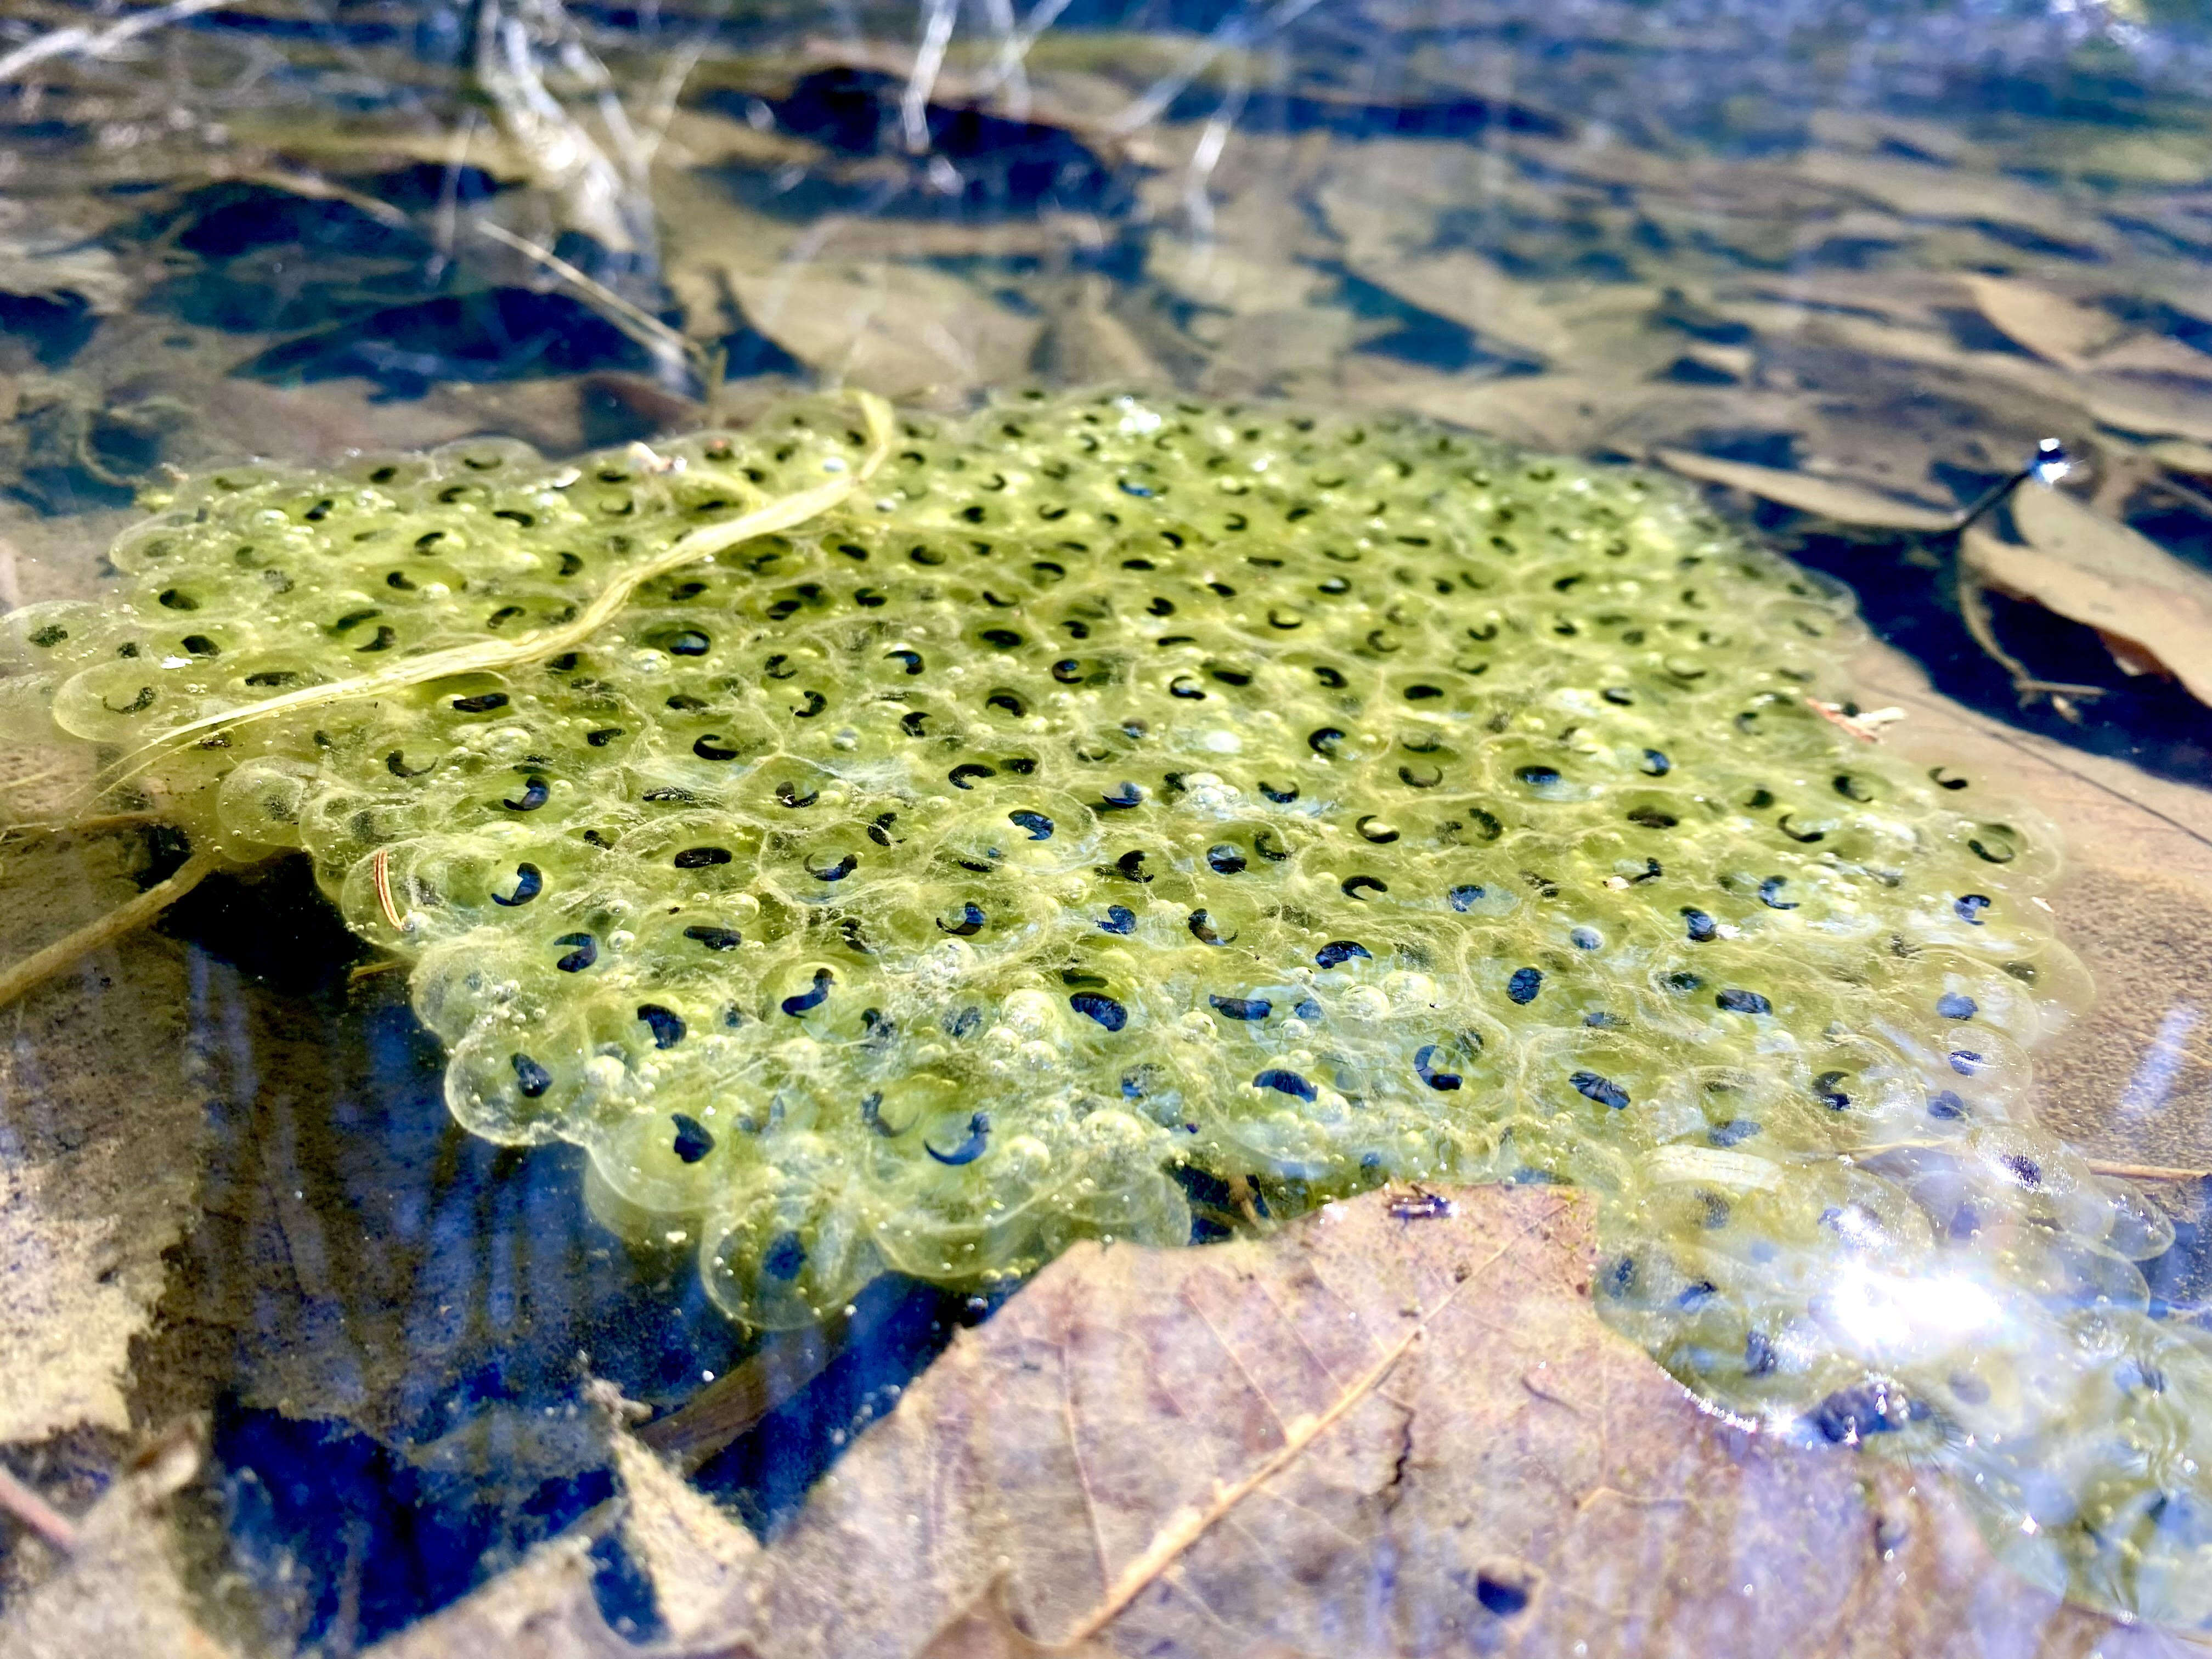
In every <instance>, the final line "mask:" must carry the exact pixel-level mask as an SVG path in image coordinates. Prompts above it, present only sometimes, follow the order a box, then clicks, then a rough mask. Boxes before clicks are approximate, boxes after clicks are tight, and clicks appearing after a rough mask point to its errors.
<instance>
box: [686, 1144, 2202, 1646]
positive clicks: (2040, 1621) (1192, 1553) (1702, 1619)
mask: <svg viewBox="0 0 2212 1659" xmlns="http://www.w3.org/2000/svg"><path fill="white" fill-rule="evenodd" d="M1406 1196H1407V1194H1404V1193H1396V1194H1393V1193H1389V1192H1384V1193H1377V1194H1370V1195H1369V1196H1367V1197H1365V1198H1362V1199H1358V1200H1352V1201H1351V1202H1347V1203H1341V1204H1335V1205H1331V1206H1328V1207H1327V1208H1325V1209H1324V1210H1322V1211H1321V1212H1318V1213H1316V1214H1315V1215H1313V1216H1310V1217H1309V1218H1305V1219H1304V1220H1302V1221H1300V1222H1298V1223H1297V1224H1294V1225H1291V1226H1290V1227H1288V1228H1286V1229H1285V1230H1284V1231H1282V1232H1281V1233H1280V1234H1279V1235H1278V1236H1276V1237H1273V1238H1271V1239H1266V1240H1247V1241H1241V1242H1237V1243H1231V1244H1226V1245H1223V1246H1220V1247H1218V1248H1213V1249H1201V1250H1182V1251H1171V1252H1160V1251H1150V1250H1135V1249H1127V1248H1115V1247H1112V1246H1102V1245H1097V1244H1084V1245H1079V1246H1078V1247H1076V1248H1075V1249H1073V1250H1071V1251H1070V1252H1069V1253H1068V1254H1067V1255H1065V1256H1064V1257H1062V1258H1061V1259H1060V1261H1058V1262H1057V1263H1055V1264H1054V1266H1053V1267H1049V1268H1048V1269H1047V1270H1046V1271H1045V1272H1044V1273H1042V1274H1041V1275H1040V1276H1039V1277H1038V1279H1036V1281H1035V1282H1034V1283H1032V1284H1031V1285H1030V1286H1029V1287H1028V1288H1027V1289H1025V1290H1024V1291H1023V1292H1022V1293H1021V1294H1020V1295H1019V1296H1018V1297H1015V1298H1014V1299H1013V1300H1012V1302H1011V1303H1009V1304H1007V1306H1006V1308H1005V1309H1004V1310H1001V1311H1000V1314H999V1315H998V1316H996V1317H995V1318H994V1319H993V1320H992V1321H991V1322H989V1323H988V1324H987V1325H986V1326H984V1327H982V1328H981V1329H979V1330H977V1331H976V1332H975V1333H973V1334H969V1335H966V1336H963V1338H961V1339H960V1340H958V1341H957V1343H956V1344H955V1345H954V1346H953V1347H952V1348H951V1351H949V1352H947V1353H946V1355H945V1357H944V1358H942V1359H940V1360H939V1362H938V1364H936V1366H935V1367H933V1369H932V1370H930V1371H929V1372H928V1373H927V1375H926V1376H924V1377H923V1378H922V1379H921V1381H920V1382H919V1383H916V1384H915V1385H914V1386H913V1388H912V1389H909V1390H908V1394H907V1396H906V1398H905V1399H904V1400H903V1401H902V1403H901V1404H900V1406H899V1407H898V1409H897V1410H896V1412H894V1413H891V1415H890V1417H889V1418H887V1419H884V1420H883V1421H881V1422H879V1423H878V1424H877V1425H875V1426H874V1427H873V1428H872V1429H870V1430H869V1431H868V1432H867V1434H866V1437H864V1438H863V1439H862V1441H861V1442H860V1444H859V1445H858V1446H857V1447H856V1448H855V1449H854V1451H853V1452H852V1454H851V1455H849V1456H848V1457H847V1458H846V1460H845V1461H844V1462H842V1463H841V1464H840V1465H839V1466H838V1467H837V1468H836V1470H835V1471H834V1472H833V1473H832V1474H830V1475H829V1477H827V1478H826V1479H825V1480H823V1483H822V1484H821V1486H819V1487H817V1490H816V1492H815V1493H814V1495H813V1497H812V1498H811V1500H810V1502H809V1503H808V1504H807V1506H806V1508H805V1510H803V1511H802V1512H801V1513H800V1515H799V1518H798V1520H797V1521H796V1522H794V1523H793V1526H792V1527H791V1528H790V1530H789V1531H788V1532H787V1534H785V1535H783V1536H782V1537H781V1538H780V1539H779V1540H778V1541H776V1543H775V1545H774V1546H773V1547H771V1548H770V1549H769V1550H768V1551H767V1552H765V1553H763V1555H762V1556H761V1557H760V1558H759V1559H758V1560H757V1563H756V1564H755V1565H754V1566H753V1568H752V1570H751V1572H750V1577H749V1578H748V1581H747V1582H746V1583H744V1586H743V1588H742V1589H741V1590H740V1592H739V1593H738V1595H737V1596H735V1597H734V1598H733V1600H732V1604H731V1607H730V1608H729V1614H728V1616H729V1619H730V1621H731V1623H730V1626H728V1627H727V1628H726V1634H725V1635H724V1636H723V1638H721V1639H722V1641H723V1643H724V1645H723V1646H721V1647H720V1648H718V1649H716V1650H715V1651H718V1652H720V1653H723V1654H726V1655H728V1656H738V1655H745V1656H752V1655H755V1654H757V1655H759V1656H762V1659H770V1656H794V1659H796V1656H815V1655H822V1656H827V1655H831V1654H835V1655H837V1656H839V1659H848V1656H850V1659H859V1656H870V1655H880V1656H884V1659H908V1656H912V1655H915V1654H916V1653H917V1652H920V1653H921V1654H925V1655H928V1656H931V1659H944V1656H949V1655H953V1654H958V1655H961V1656H963V1659H967V1656H982V1655H989V1656H992V1659H1015V1656H1034V1655H1036V1654H1037V1653H1038V1652H1040V1651H1052V1652H1067V1651H1071V1650H1073V1651H1082V1650H1084V1647H1083V1644H1090V1643H1096V1644H1097V1646H1098V1648H1099V1649H1100V1650H1103V1651H1104V1652H1109V1653H1127V1654H1137V1653H1143V1654H1147V1655H1157V1656H1173V1655H1182V1654H1190V1655H1206V1656H1215V1655H1249V1654H1259V1653H1285V1654H1288V1653H1308V1654H1316V1655H1319V1654H1327V1655H1331V1656H1351V1655H1361V1654H1378V1655H1379V1654H1392V1655H1400V1654H1425V1653H1437V1654H1443V1653H1454V1654H1456V1653H1463V1652H1468V1651H1482V1652H1501V1653H1517V1654H1528V1655H1534V1654H1545V1655H1551V1654H1557V1655H1560V1656H1565V1655H1568V1654H1570V1653H1571V1654H1574V1655H1577V1656H1602V1655H1612V1654H1620V1655H1626V1654H1631V1653H1633V1654H1637V1655H1645V1656H1648V1655H1668V1654H1680V1655H1685V1656H1686V1655H1692V1654H1694V1655H1698V1656H1700V1659H1722V1656H1732V1655H1739V1654H1740V1655H1746V1656H1748V1655H1759V1656H1766V1655H1771V1654H1778V1653H1789V1654H1806V1655H1811V1654H1823V1655H1838V1656H1842V1655H1860V1656H1869V1659H1871V1656H1875V1655H1893V1654H1905V1653H1911V1654H1914V1655H1933V1656H1946V1655H1948V1656H1959V1659H1966V1656H1996V1655H2002V1656H2007V1659H2014V1656H2019V1659H2026V1656H2031V1655H2040V1656H2059V1655H2066V1656H2080V1655H2086V1654H2087V1652H2089V1651H2090V1650H2091V1649H2092V1648H2093V1647H2094V1648H2098V1649H2100V1651H2101V1652H2102V1653H2103V1654H2104V1656H2105V1659H2123V1656H2141V1655H2148V1654H2151V1653H2158V1652H2164V1651H2168V1650H2171V1648H2170V1644H2169V1643H2168V1641H2167V1638H2163V1637H2160V1636H2159V1635H2156V1634H2154V1633H2151V1632H2142V1631H2127V1630H2124V1629H2121V1628H2120V1627H2118V1626H2114V1625H2112V1624H2111V1623H2110V1622H2109V1621H2106V1620H2101V1619H2099V1618H2096V1617H2094V1616H2093V1615H2090V1614H2087V1613H2081V1612H2077V1611H2075V1610H2073V1609H2070V1608H2066V1607H2061V1606H2059V1605H2058V1604H2057V1603H2056V1602H2055V1601H2053V1600H2052V1599H2051V1597H2049V1596H2048V1595H2045V1594H2043V1593H2041V1592H2039V1591H2036V1590H2033V1589H2030V1588H2028V1587H2027V1586H2026V1585H2025V1584H2023V1583H2020V1582H2018V1581H2015V1580H2014V1579H2013V1578H2011V1577H2008V1575H2007V1574H2006V1573H2005V1571H2003V1570H2002V1568H2000V1567H1999V1566H1998V1565H1996V1562H1995V1561H1994V1560H1993V1559H1991V1558H1990V1554H1989V1553H1988V1552H1987V1550H1986V1549H1985V1548H1984V1546H1983V1545H1982V1543H1981V1542H1980V1540H1979V1537H1978V1534H1976V1533H1975V1532H1974V1531H1973V1529H1972V1524H1971V1522H1968V1521H1967V1520H1966V1517H1965V1516H1964V1515H1963V1514H1962V1512H1961V1511H1960V1510H1959V1509H1958V1507H1957V1506H1956V1504H1955V1503H1954V1500H1952V1499H1951V1498H1949V1497H1948V1494H1947V1493H1946V1492H1944V1490H1943V1489H1942V1487H1941V1486H1940V1485H1939V1483H1937V1482H1935V1481H1932V1480H1924V1479H1923V1480H1914V1479H1913V1478H1912V1476H1911V1474H1910V1473H1909V1472H1908V1471H1906V1470H1905V1469H1902V1468H1898V1467H1895V1466H1893V1465H1889V1464H1886V1463H1884V1462H1880V1461H1877V1460H1875V1459H1873V1458H1870V1457H1861V1456H1858V1455H1853V1454H1848V1453H1843V1452H1838V1451H1832V1450H1826V1449H1821V1450H1811V1449H1800V1448H1798V1447H1796V1446H1794V1445H1791V1444H1789V1443H1784V1442H1781V1441H1778V1440H1777V1439H1774V1438H1772V1437H1769V1436H1766V1435H1763V1434H1758V1433H1753V1432H1749V1431H1745V1430H1743V1429H1741V1428H1738V1427H1735V1426H1733V1425H1729V1424H1728V1423H1726V1422H1723V1421H1722V1420H1720V1419H1715V1418H1713V1417H1711V1416H1709V1415H1707V1414H1706V1413H1704V1412H1703V1411H1701V1410H1700V1409H1699V1407H1698V1406H1697V1405H1696V1404H1695V1403H1694V1402H1693V1401H1692V1400H1691V1399H1690V1397H1689V1396H1688V1395H1686V1393H1684V1391H1683V1390H1682V1389H1680V1387H1679V1386H1678V1385H1677V1384H1675V1383H1674V1382H1672V1381H1671V1380H1670V1379H1669V1378H1668V1377H1667V1376H1665V1375H1664V1374H1663V1373H1662V1372H1661V1371H1660V1370H1658V1369H1657V1368H1656V1366H1655V1365H1653V1364H1651V1362H1650V1360H1649V1359H1648V1358H1645V1357H1644V1354H1643V1353H1642V1352H1640V1351H1638V1350H1637V1349H1635V1348H1634V1347H1632V1346H1631V1345H1630V1344H1628V1343H1627V1342H1626V1341H1625V1340H1622V1339H1621V1338H1619V1337H1617V1336H1615V1335H1613V1334H1612V1333H1611V1332H1610V1331H1608V1330H1607V1328H1605V1327H1604V1326H1603V1325H1602V1324H1601V1322H1599V1320H1598V1318H1597V1316H1596V1314H1595V1310H1594V1309H1593V1307H1592V1305H1591V1301H1590V1284H1591V1274H1592V1267H1593V1261H1594V1259H1595V1245H1594V1241H1593V1236H1592V1232H1591V1226H1590V1210H1589V1204H1588V1201H1587V1200H1583V1199H1581V1198H1579V1197H1577V1196H1574V1195H1571V1194H1565V1193H1562V1192H1559V1191H1558V1190H1555V1189H1548V1188H1469V1189H1464V1190H1462V1191H1459V1192H1456V1193H1453V1194H1449V1199H1450V1200H1451V1203H1450V1205H1449V1208H1448V1209H1447V1210H1446V1212H1444V1213H1442V1214H1437V1213H1434V1212H1435V1211H1436V1210H1437V1208H1438V1207H1439V1206H1435V1205H1432V1204H1423V1205H1421V1206H1406V1205H1404V1204H1403V1203H1402V1202H1401V1200H1403V1199H1404V1198H1405V1197H1406ZM1001 1582H1003V1586H1004V1588H1003V1591H1000V1590H999V1589H994V1586H996V1585H999V1584H1000V1583H1001ZM1001 1594H1002V1595H1003V1598H1004V1599H1003V1607H1004V1609H1005V1613H1004V1616H1003V1617H1001V1616H1000V1613H998V1612H997V1611H995V1610H994V1609H995V1607H997V1606H998V1605H999V1603H997V1602H996V1601H994V1597H996V1596H998V1595H1001Z"/></svg>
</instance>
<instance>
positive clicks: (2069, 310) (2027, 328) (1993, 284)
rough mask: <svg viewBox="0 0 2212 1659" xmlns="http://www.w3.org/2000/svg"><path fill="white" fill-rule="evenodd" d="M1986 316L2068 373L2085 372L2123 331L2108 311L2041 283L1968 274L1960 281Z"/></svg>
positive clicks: (1981, 274) (1972, 272)
mask: <svg viewBox="0 0 2212 1659" xmlns="http://www.w3.org/2000/svg"><path fill="white" fill-rule="evenodd" d="M1959 280H1960V283H1962V284H1963V285H1964V287H1965V288H1966V292H1967V294H1968V295H1970V296H1971V297H1972V300H1973V301H1974V303H1975V305H1976V306H1978V307H1979V308H1980V310H1981V313H1982V315H1983V316H1984V317H1986V318H1987V319H1989V320H1990V323H1991V324H1993V325H1995V326H1996V327H1997V328H1998V329H2000V330H2002V331H2003V333H2004V334H2005V335H2006V336H2007V337H2008V338H2010V339H2011V340H2013V341H2014V342H2015V343H2017V344H2020V345H2024V346H2026V347H2027V349H2029V350H2030V351H2033V352H2034V353H2035V354H2036V355H2037V356H2040V357H2045V358H2048V359H2049V360H2050V361H2051V362H2054V363H2057V364H2058V365H2059V366H2060V367H2061V368H2077V369H2078V368H2086V367H2087V364H2088V362H2089V360H2090V359H2091V358H2092V357H2093V356H2096V355H2097V353H2098V352H2099V351H2100V350H2102V349H2104V348H2105V347H2106V346H2107V345H2109V344H2111V343H2112V340H2113V339H2114V338H2115V337H2117V336H2118V334H2119V332H2120V323H2119V320H2118V319H2117V318H2115V317H2114V316H2113V315H2112V313H2110V312H2108V311H2106V310H2105V309H2104V308H2103V307H2100V306H2097V305H2094V304H2093V303H2091V302H2089V301H2083V300H2076V299H2070V298H2069V297H2067V296H2066V295H2063V294H2057V293H2054V292H2053V291H2052V290H2051V289H2047V288H2045V287H2043V286H2042V285H2040V284H2039V283H2026V282H2021V281H2020V280H2018V279H2017V278H2015V277H2010V276H1986V275H1984V273H1982V272H1980V271H1967V272H1966V273H1964V274H1963V275H1962V276H1960V279H1959Z"/></svg>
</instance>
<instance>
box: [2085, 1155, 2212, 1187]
mask: <svg viewBox="0 0 2212 1659" xmlns="http://www.w3.org/2000/svg"><path fill="white" fill-rule="evenodd" d="M2086 1161H2087V1164H2088V1166H2089V1173H2090V1174H2092V1175H2100V1176H2115V1177H2116V1178H2118V1179H2119V1180H2122V1181H2203V1180H2207V1179H2212V1170H2177V1169H2174V1168H2172V1166H2170V1165H2168V1164H2113V1163H2109V1162H2107V1161H2106V1159H2104V1158H2089V1159H2087V1160H2086Z"/></svg>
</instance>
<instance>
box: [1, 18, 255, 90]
mask: <svg viewBox="0 0 2212 1659" xmlns="http://www.w3.org/2000/svg"><path fill="white" fill-rule="evenodd" d="M225 4H228V0H170V3H169V4H167V5H166V6H156V7H155V8H154V9H153V10H151V11H142V12H140V13H139V14H138V15H137V16H135V17H126V18H125V19H124V20H123V21H121V22H119V23H117V24H115V25H114V26H113V27H110V28H105V29H100V30H97V31H94V30H93V29H88V28H68V29H55V30H54V31H52V33H47V34H42V35H40V37H39V38H38V39H37V40H32V41H28V42H27V43H25V44H24V45H22V46H18V47H16V48H15V51H13V52H9V54H8V55H7V56H6V57H5V58H0V81H12V80H14V79H15V77H16V76H19V75H21V73H22V72H23V71H24V70H27V69H29V68H31V67H32V66H33V64H43V63H45V62H46V60H47V59H49V58H78V57H84V58H105V57H106V56H107V54H108V53H110V52H113V51H114V50H115V49H116V48H117V47H118V46H127V45H129V44H130V43H131V41H133V40H137V38H138V37H139V36H140V35H142V34H145V33H149V32H151V31H152V30H155V29H158V28H166V27H168V25H170V24H171V23H180V22H182V21H184V20H185V18H187V17H197V16H198V15H199V14H200V13H202V12H204V11H213V10H214V9H216V7H217V6H221V5H225Z"/></svg>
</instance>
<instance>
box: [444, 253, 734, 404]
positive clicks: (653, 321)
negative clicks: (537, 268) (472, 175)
mask: <svg viewBox="0 0 2212 1659" xmlns="http://www.w3.org/2000/svg"><path fill="white" fill-rule="evenodd" d="M477 233H478V234H480V235H484V236H489V237H490V238H491V239H492V240H494V241H495V242H504V243H506V244H507V246H509V247H511V248H513V249H514V250H515V251H516V252H519V253H523V254H526V255H528V256H529V257H530V258H532V259H535V260H536V261H537V262H538V264H541V265H543V266H544V267H545V269H546V270H550V271H551V272H552V273H553V274H554V275H555V276H558V277H559V278H560V279H561V280H562V282H564V283H568V285H569V286H570V287H571V288H574V289H576V290H577V291H578V292H579V293H580V294H581V295H583V297H584V298H585V299H586V300H587V301H590V302H591V303H592V305H594V306H595V307H599V308H600V309H602V310H603V311H604V312H605V313H607V320H608V321H609V322H611V323H612V324H613V325H615V326H616V327H617V328H619V329H620V330H622V331H623V333H625V334H627V335H629V337H630V338H632V339H633V340H635V341H636V342H637V343H639V344H640V345H641V346H643V347H644V348H645V349H647V351H650V352H652V353H653V354H654V355H655V356H660V357H673V358H675V359H676V360H678V362H684V363H687V364H689V365H690V368H692V370H693V372H694V373H695V374H696V373H700V371H701V365H700V363H699V362H697V361H696V358H697V348H696V346H695V345H694V344H693V343H692V342H691V341H690V340H687V339H685V338H684V337H683V336H682V335H681V334H678V332H677V331H675V330H674V329H672V328H671V327H669V325H667V324H665V323H664V322H662V321H661V320H660V319H659V318H658V317H656V316H654V315H653V313H651V312H649V311H647V310H646V309H645V308H644V307H641V306H638V305H635V304H633V303H632V302H631V301H628V300H625V299H623V296H622V295H619V294H617V293H616V292H615V291H614V289H611V288H609V287H608V286H607V285H606V284H605V283H602V282H601V281H599V278H598V277H596V276H592V275H591V274H590V273H589V272H588V271H586V270H580V269H579V268H578V267H576V266H574V265H572V264H569V263H568V261H567V260H566V259H563V258H562V257H561V256H560V255H559V254H557V253H556V252H553V251H552V250H551V249H550V248H544V247H540V246H538V244H537V243H535V242H533V241H531V240H529V239H528V238H526V237H522V236H518V235H516V234H514V233H513V231H511V230H509V229H507V227H506V226H504V225H495V224H494V223H492V222H491V221H490V220H489V219H479V220H478V221H477ZM703 378H704V376H703V374H702V379H703Z"/></svg>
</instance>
